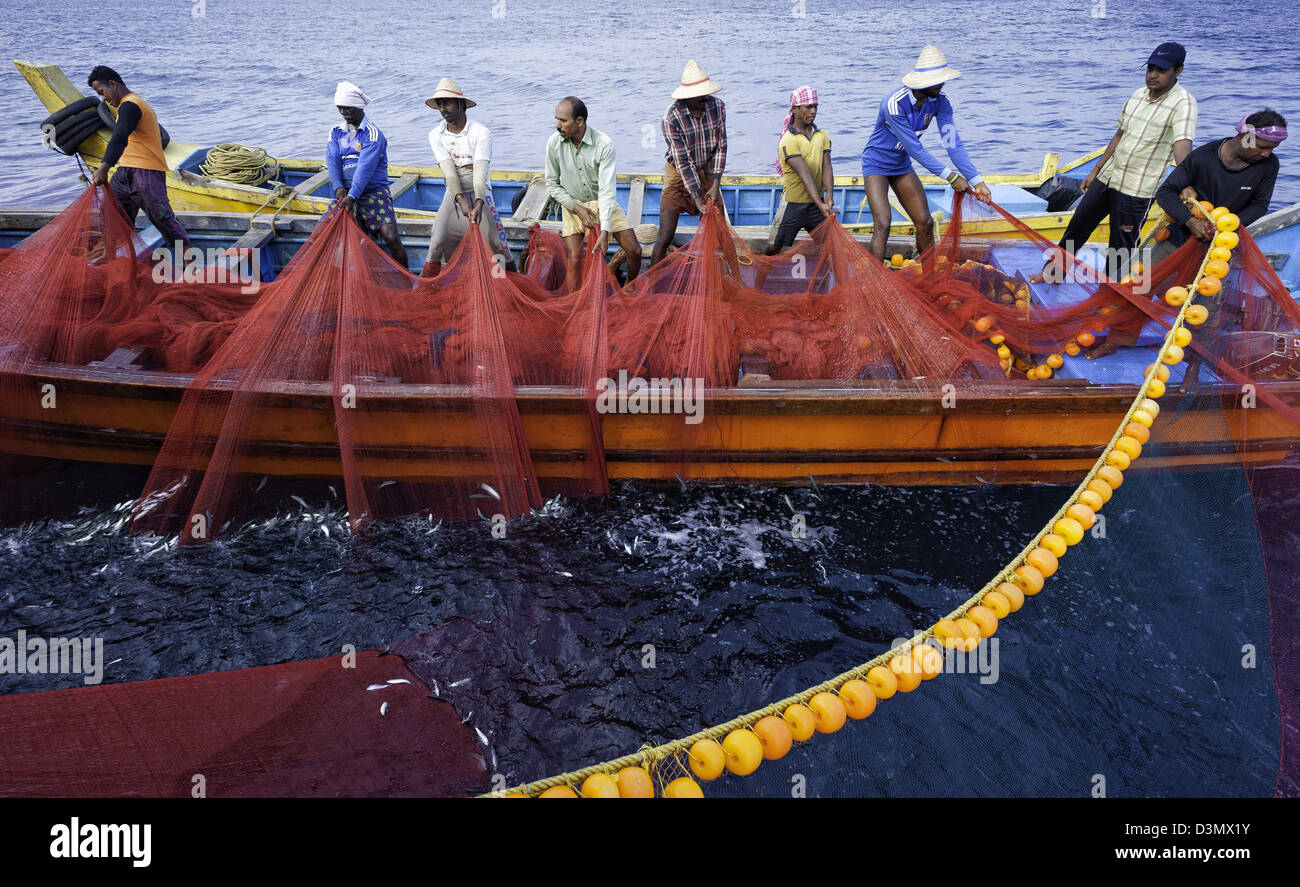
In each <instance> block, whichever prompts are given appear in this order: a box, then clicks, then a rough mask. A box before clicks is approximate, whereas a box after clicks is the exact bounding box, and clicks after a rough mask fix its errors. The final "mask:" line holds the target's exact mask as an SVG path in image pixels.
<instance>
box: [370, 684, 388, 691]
mask: <svg viewBox="0 0 1300 887" xmlns="http://www.w3.org/2000/svg"><path fill="white" fill-rule="evenodd" d="M366 689H367V690H387V689H388V685H387V684H371V685H370V686H369V687H366Z"/></svg>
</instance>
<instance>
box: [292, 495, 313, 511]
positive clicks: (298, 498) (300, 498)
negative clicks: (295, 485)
mask: <svg viewBox="0 0 1300 887" xmlns="http://www.w3.org/2000/svg"><path fill="white" fill-rule="evenodd" d="M289 498H290V499H292V500H293V501H295V502H297V503H298V504H299V505H301V506H302V507H303V508H306V509H308V510H310V509H311V506H310V505H308V504H307V503H306V502H305V501H304V500H303V498H302V497H301V496H293V495H291V496H289Z"/></svg>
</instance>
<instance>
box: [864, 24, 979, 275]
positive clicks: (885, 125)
mask: <svg viewBox="0 0 1300 887" xmlns="http://www.w3.org/2000/svg"><path fill="white" fill-rule="evenodd" d="M960 76H961V72H959V71H957V70H956V69H955V68H952V67H950V66H949V65H948V61H947V59H945V58H944V57H943V53H941V52H940V51H939V50H938V49H937V48H936V47H934V46H926V47H925V48H923V49H922V50H921V55H920V57H918V58H917V60H916V66H915V67H914V68H913V69H912V70H911V71H909V72H908V73H907V74H904V75H903V78H902V79H903V88H902V89H900V90H898V91H897V92H894V93H891V94H890V95H888V96H886V97H885V98H884V99H882V100H881V102H880V109H879V111H878V112H877V113H876V126H875V129H873V130H872V132H871V138H870V139H868V140H867V145H866V147H865V148H863V149H862V180H863V183H864V185H865V188H866V192H867V201H868V203H869V204H870V206H871V252H872V253H874V254H875V256H876V258H877V259H881V260H883V259H884V258H885V249H886V247H887V246H888V244H889V226H890V223H891V222H892V221H893V212H892V210H891V209H890V206H889V189H890V188H893V190H894V193H895V194H897V195H898V199H899V200H900V201H902V204H903V210H904V212H906V213H907V216H908V218H909V219H911V220H912V225H913V227H915V228H916V250H917V252H918V253H922V252H925V250H926V249H927V248H929V246H930V245H931V244H932V243H934V218H933V217H932V216H931V215H930V207H929V201H928V200H927V198H926V194H925V188H924V187H923V186H922V185H921V179H920V177H919V176H917V174H916V172H915V171H914V170H913V169H912V161H913V160H915V161H916V162H917V163H919V164H921V165H922V166H923V167H925V168H926V169H927V170H929V171H930V172H931V173H933V174H934V175H936V176H938V177H939V178H941V179H943V180H944V181H945V182H947V183H948V184H949V186H951V187H952V189H953V191H955V192H957V193H958V194H965V193H966V192H967V191H971V192H973V193H974V194H975V196H976V197H978V198H979V199H980V200H983V201H988V200H989V199H990V195H989V189H988V186H987V185H985V184H984V179H983V177H982V176H980V175H979V174H978V173H977V172H976V171H975V164H974V163H972V162H971V159H970V155H969V154H967V153H966V148H965V146H963V145H962V141H961V136H960V135H958V134H957V127H956V125H955V124H954V123H953V114H952V103H951V102H949V101H948V97H947V96H946V95H944V94H943V85H944V83H946V82H947V81H949V80H951V79H953V78H954V77H960ZM932 120H938V122H939V137H940V139H941V140H942V141H943V144H944V147H945V148H946V149H947V151H948V157H949V159H950V160H951V161H952V163H953V166H955V167H956V169H953V168H951V167H948V166H944V165H943V164H941V163H940V162H939V161H938V160H936V159H935V157H934V155H932V154H931V153H930V152H929V151H927V150H926V149H925V146H924V145H922V144H921V133H922V132H924V131H925V130H926V128H928V127H929V125H930V121H932Z"/></svg>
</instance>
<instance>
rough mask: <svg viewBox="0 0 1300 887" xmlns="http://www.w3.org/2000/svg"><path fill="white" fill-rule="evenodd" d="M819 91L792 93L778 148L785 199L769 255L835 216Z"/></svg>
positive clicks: (809, 89) (806, 88) (808, 88)
mask: <svg viewBox="0 0 1300 887" xmlns="http://www.w3.org/2000/svg"><path fill="white" fill-rule="evenodd" d="M816 120H817V90H815V89H813V88H812V87H811V86H801V87H799V88H798V89H796V90H795V91H794V92H792V93H790V113H789V114H787V115H786V118H785V129H784V131H782V133H781V142H780V144H779V145H778V146H777V164H776V165H777V170H778V171H779V172H780V173H781V175H782V177H783V179H784V182H783V185H784V187H783V189H782V191H783V195H782V196H783V198H784V200H783V201H782V206H781V210H780V212H779V213H778V214H777V218H776V220H775V234H774V236H773V240H772V244H771V245H770V246H769V247H768V248H767V254H768V255H769V256H770V255H775V254H776V253H779V252H780V251H781V250H784V249H788V248H789V247H790V246H791V245H792V244H793V243H794V239H795V237H796V236H798V234H799V232H800V231H801V230H803V231H807V232H808V233H810V234H811V233H812V232H813V230H814V229H815V228H816V227H817V226H818V225H820V224H821V223H822V222H824V221H825V220H826V219H829V218H830V217H831V216H832V215H834V214H835V174H834V173H833V172H832V171H831V139H830V136H828V135H827V134H826V130H824V129H818V128H817V124H816Z"/></svg>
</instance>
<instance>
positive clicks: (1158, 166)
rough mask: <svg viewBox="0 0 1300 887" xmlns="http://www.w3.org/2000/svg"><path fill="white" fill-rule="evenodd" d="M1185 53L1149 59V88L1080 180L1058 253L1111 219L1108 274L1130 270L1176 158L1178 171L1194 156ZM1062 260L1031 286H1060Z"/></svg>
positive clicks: (1165, 46)
mask: <svg viewBox="0 0 1300 887" xmlns="http://www.w3.org/2000/svg"><path fill="white" fill-rule="evenodd" d="M1186 57H1187V51H1186V50H1184V49H1183V47H1182V46H1180V45H1179V44H1177V43H1161V44H1160V45H1159V46H1157V47H1156V51H1155V52H1153V53H1151V57H1150V58H1149V59H1147V75H1146V85H1145V86H1143V87H1141V88H1140V89H1138V90H1137V91H1136V92H1134V93H1133V95H1132V96H1130V97H1129V99H1128V101H1127V102H1125V103H1124V108H1123V110H1122V111H1121V112H1120V115H1119V129H1118V131H1116V133H1115V135H1114V137H1113V138H1111V140H1110V144H1109V145H1107V146H1106V152H1105V153H1104V154H1102V156H1101V159H1100V160H1098V161H1097V165H1096V166H1095V167H1094V168H1093V170H1092V172H1090V173H1088V176H1087V178H1085V179H1084V180H1083V185H1082V188H1083V199H1082V200H1080V201H1079V205H1078V206H1077V207H1076V208H1075V210H1074V218H1073V219H1071V220H1070V225H1069V227H1067V228H1066V229H1065V236H1064V237H1062V238H1061V243H1060V246H1061V248H1062V249H1064V250H1066V251H1067V252H1070V253H1073V252H1074V251H1075V249H1076V247H1078V246H1082V245H1083V244H1084V243H1086V242H1087V241H1088V238H1089V237H1091V236H1092V232H1093V231H1095V230H1096V229H1097V226H1098V225H1100V224H1101V221H1102V219H1104V218H1106V217H1107V216H1110V251H1109V255H1108V258H1107V262H1106V273H1107V274H1108V275H1109V276H1110V277H1111V279H1116V278H1118V277H1119V276H1120V275H1121V274H1122V273H1123V272H1124V268H1125V267H1127V265H1128V264H1129V260H1130V258H1131V255H1130V254H1131V253H1132V251H1133V250H1135V249H1136V248H1137V245H1138V241H1139V239H1140V238H1141V233H1142V222H1143V221H1144V220H1145V219H1146V215H1147V210H1149V209H1150V208H1151V201H1152V200H1153V199H1154V198H1155V195H1156V189H1157V188H1159V187H1160V183H1161V181H1163V180H1164V177H1165V173H1166V172H1167V171H1168V168H1169V160H1170V158H1171V157H1172V158H1173V161H1174V163H1175V164H1178V163H1182V162H1183V158H1185V157H1186V156H1187V155H1188V154H1190V153H1191V150H1192V139H1193V138H1194V136H1195V134H1196V99H1194V98H1192V95H1191V93H1189V92H1188V91H1187V90H1185V89H1183V87H1181V86H1179V85H1178V75H1179V74H1181V73H1182V72H1183V61H1184V60H1185V59H1186ZM1062 260H1063V257H1061V256H1059V255H1058V256H1054V257H1053V258H1052V259H1049V260H1048V262H1047V266H1046V267H1045V268H1044V269H1043V273H1042V274H1036V275H1034V276H1033V277H1031V278H1030V280H1031V281H1032V282H1034V283H1040V282H1042V281H1043V280H1045V279H1046V280H1049V281H1051V282H1059V281H1060V280H1061V279H1062V277H1063V273H1062V267H1061V262H1062Z"/></svg>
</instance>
